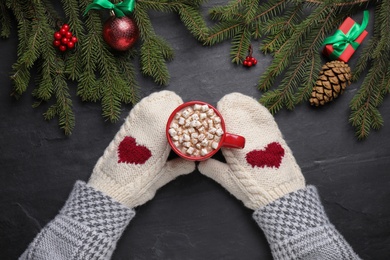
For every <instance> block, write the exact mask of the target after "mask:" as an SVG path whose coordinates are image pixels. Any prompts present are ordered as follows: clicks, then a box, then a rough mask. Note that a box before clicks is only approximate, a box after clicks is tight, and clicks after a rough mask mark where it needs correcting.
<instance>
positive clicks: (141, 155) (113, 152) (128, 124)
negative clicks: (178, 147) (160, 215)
mask: <svg viewBox="0 0 390 260" xmlns="http://www.w3.org/2000/svg"><path fill="white" fill-rule="evenodd" d="M182 103H183V101H182V99H181V98H180V97H179V96H178V95H176V94H175V93H174V92H172V91H160V92H156V93H152V94H151V95H149V96H147V97H145V98H143V99H142V100H141V101H140V102H139V103H138V104H137V105H135V106H134V107H133V109H132V110H131V111H130V113H129V115H128V116H127V117H126V119H125V122H124V123H123V124H122V126H121V128H120V129H119V131H118V133H117V134H116V135H115V137H114V139H113V140H112V141H111V142H110V144H109V145H108V147H107V148H106V149H105V151H104V153H103V155H102V156H101V157H100V158H99V160H98V162H97V163H96V165H95V167H94V169H93V172H92V175H91V177H90V179H89V181H88V184H90V185H91V186H92V187H94V188H96V189H98V190H100V191H102V192H103V193H104V194H106V195H109V196H110V197H112V198H114V199H115V200H116V201H118V202H120V203H122V204H123V205H125V206H127V207H129V208H134V207H136V206H139V205H142V204H144V203H145V202H146V201H149V200H150V199H152V198H153V197H154V195H155V193H156V191H157V189H159V188H160V187H162V186H163V185H165V184H166V183H168V182H170V181H171V180H173V179H175V178H176V177H177V176H179V175H182V174H188V173H190V172H192V171H193V170H194V169H195V163H194V162H190V161H186V160H183V159H175V160H171V161H169V162H167V158H168V155H169V153H170V151H171V148H170V146H169V144H168V141H167V138H166V135H165V127H166V124H167V120H168V118H169V116H170V114H171V113H172V111H173V110H174V109H175V108H176V107H178V106H179V105H181V104H182Z"/></svg>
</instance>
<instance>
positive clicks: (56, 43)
mask: <svg viewBox="0 0 390 260" xmlns="http://www.w3.org/2000/svg"><path fill="white" fill-rule="evenodd" d="M53 45H54V46H56V47H58V46H60V45H61V41H59V40H55V41H54V42H53Z"/></svg>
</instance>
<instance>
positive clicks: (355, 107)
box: [349, 55, 390, 139]
mask: <svg viewBox="0 0 390 260" xmlns="http://www.w3.org/2000/svg"><path fill="white" fill-rule="evenodd" d="M387 58H388V56H387V55H386V57H385V58H381V59H380V60H377V61H376V62H375V63H373V64H372V67H371V68H370V69H369V72H368V73H367V76H366V77H365V79H364V81H363V84H362V87H361V88H360V89H359V91H358V93H357V94H356V95H355V96H354V97H353V99H352V101H351V103H350V108H351V115H350V118H349V122H350V123H351V124H352V126H354V127H355V129H356V136H357V138H358V139H364V138H366V137H367V136H368V134H369V133H370V129H371V128H374V129H378V128H380V127H381V126H382V124H383V120H381V117H380V114H379V112H377V111H376V110H377V109H376V107H377V106H378V105H379V104H378V101H381V100H383V98H378V95H384V93H378V91H379V92H380V88H378V87H377V86H378V85H379V83H380V82H382V83H383V82H384V79H385V78H386V71H383V70H382V68H383V66H386V65H387V66H389V65H390V64H389V62H388V60H387ZM387 68H388V67H387Z"/></svg>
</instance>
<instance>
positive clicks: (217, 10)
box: [209, 0, 244, 22]
mask: <svg viewBox="0 0 390 260" xmlns="http://www.w3.org/2000/svg"><path fill="white" fill-rule="evenodd" d="M243 2H244V0H232V1H230V2H229V3H228V4H226V5H225V6H215V7H212V8H211V9H210V10H209V15H210V17H211V19H213V20H219V21H224V22H226V21H230V20H232V19H237V18H238V16H241V15H238V13H239V11H240V9H241V8H242V6H243Z"/></svg>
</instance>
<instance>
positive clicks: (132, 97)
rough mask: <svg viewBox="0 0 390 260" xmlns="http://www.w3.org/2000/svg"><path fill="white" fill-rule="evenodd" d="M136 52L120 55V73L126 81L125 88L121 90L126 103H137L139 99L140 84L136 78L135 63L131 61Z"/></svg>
mask: <svg viewBox="0 0 390 260" xmlns="http://www.w3.org/2000/svg"><path fill="white" fill-rule="evenodd" d="M133 57H134V54H132V53H131V51H130V52H128V53H127V54H126V55H122V56H120V57H118V59H117V61H118V68H119V70H120V71H119V73H120V75H122V79H123V81H124V82H126V85H124V87H125V89H123V90H122V91H121V93H123V97H122V98H121V99H122V100H123V101H124V102H125V103H132V104H135V103H137V102H138V101H139V98H138V91H139V86H138V82H137V80H136V73H135V69H134V66H133V64H132V63H131V62H130V61H131V60H132V58H133Z"/></svg>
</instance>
